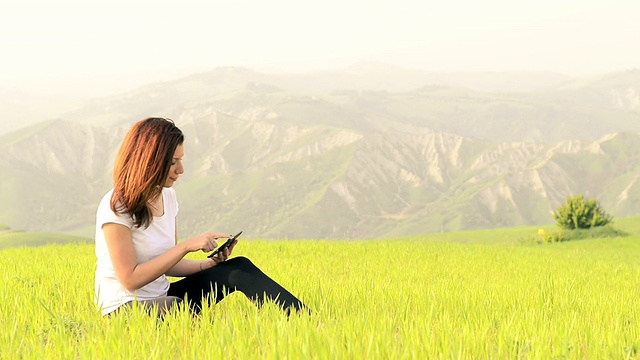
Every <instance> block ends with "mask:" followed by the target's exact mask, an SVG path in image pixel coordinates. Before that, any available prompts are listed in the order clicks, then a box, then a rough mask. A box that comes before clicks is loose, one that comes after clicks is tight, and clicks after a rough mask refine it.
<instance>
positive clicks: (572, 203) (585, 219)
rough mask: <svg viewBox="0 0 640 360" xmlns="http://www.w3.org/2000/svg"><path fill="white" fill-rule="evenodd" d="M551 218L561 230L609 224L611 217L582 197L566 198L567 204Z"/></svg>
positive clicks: (591, 200)
mask: <svg viewBox="0 0 640 360" xmlns="http://www.w3.org/2000/svg"><path fill="white" fill-rule="evenodd" d="M553 218H554V219H555V220H556V222H557V223H558V226H560V228H562V229H567V230H574V229H590V228H594V227H598V226H604V225H607V224H609V223H610V222H611V221H612V220H613V217H612V216H611V215H609V214H607V213H606V212H605V211H604V209H603V208H602V207H601V206H600V203H599V202H598V201H596V200H594V199H585V198H584V196H583V195H574V196H573V197H567V202H566V203H565V204H562V205H560V206H559V207H558V209H557V210H556V211H554V212H553Z"/></svg>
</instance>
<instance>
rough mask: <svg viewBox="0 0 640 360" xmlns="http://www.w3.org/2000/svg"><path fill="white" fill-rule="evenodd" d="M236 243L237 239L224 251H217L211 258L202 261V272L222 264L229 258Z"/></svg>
mask: <svg viewBox="0 0 640 360" xmlns="http://www.w3.org/2000/svg"><path fill="white" fill-rule="evenodd" d="M237 243H238V239H236V240H234V241H233V242H232V243H231V245H229V246H228V247H227V248H225V249H224V250H222V251H219V252H218V253H217V254H215V255H214V256H213V257H211V258H208V259H207V260H204V263H203V264H202V270H204V269H209V268H211V267H214V266H216V265H218V264H220V263H222V262H225V261H227V259H228V258H229V256H231V253H232V252H233V248H234V247H235V246H236V244H237Z"/></svg>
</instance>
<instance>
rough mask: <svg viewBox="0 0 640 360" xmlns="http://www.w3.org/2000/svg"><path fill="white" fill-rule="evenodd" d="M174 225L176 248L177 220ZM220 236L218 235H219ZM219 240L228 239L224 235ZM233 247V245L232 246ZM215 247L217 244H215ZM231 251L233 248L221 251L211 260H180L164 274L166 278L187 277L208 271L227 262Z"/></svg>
mask: <svg viewBox="0 0 640 360" xmlns="http://www.w3.org/2000/svg"><path fill="white" fill-rule="evenodd" d="M175 224H176V230H175V231H176V234H175V237H176V246H177V245H178V220H177V219H176V221H175ZM219 235H220V234H219ZM220 237H221V238H223V237H227V238H228V237H229V236H228V235H224V236H220ZM233 245H235V243H234V244H233ZM216 247H217V244H216ZM232 250H233V247H229V248H227V249H225V250H223V251H221V252H220V253H218V254H217V255H216V256H214V257H212V258H207V259H205V260H189V259H182V260H180V261H178V263H177V264H175V265H174V266H173V267H172V268H171V269H169V270H168V271H167V272H166V274H167V275H168V276H187V275H191V274H195V273H197V272H199V271H202V270H205V269H209V268H211V267H214V266H216V265H218V263H221V262H223V261H225V260H227V258H228V257H229V255H231V251H232Z"/></svg>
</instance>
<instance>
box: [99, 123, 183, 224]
mask: <svg viewBox="0 0 640 360" xmlns="http://www.w3.org/2000/svg"><path fill="white" fill-rule="evenodd" d="M183 142H184V135H183V134H182V131H180V129H178V127H176V126H175V124H174V123H173V121H172V120H170V119H164V118H147V119H144V120H141V121H138V122H137V123H136V124H134V125H133V126H132V127H131V129H130V130H129V132H128V133H127V135H126V136H125V138H124V140H123V141H122V145H120V150H119V151H118V156H117V158H116V162H115V165H114V168H113V182H114V186H113V195H112V196H111V210H113V211H114V212H118V213H127V214H129V215H131V216H132V218H133V223H134V225H135V226H137V227H142V226H144V227H148V226H149V225H150V224H151V221H153V214H152V212H151V208H150V206H149V201H150V200H152V199H155V198H156V197H157V196H159V195H160V194H161V193H162V187H163V185H164V183H165V181H166V179H167V176H168V175H169V170H170V168H171V162H172V161H173V155H174V153H175V151H176V148H177V147H178V145H181V144H182V143H183Z"/></svg>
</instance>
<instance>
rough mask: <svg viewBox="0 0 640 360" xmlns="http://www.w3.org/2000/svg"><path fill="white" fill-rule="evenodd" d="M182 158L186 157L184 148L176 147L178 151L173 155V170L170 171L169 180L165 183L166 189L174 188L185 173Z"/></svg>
mask: <svg viewBox="0 0 640 360" xmlns="http://www.w3.org/2000/svg"><path fill="white" fill-rule="evenodd" d="M182 157H184V147H183V146H182V145H178V147H176V151H175V152H174V153H173V158H172V160H171V168H170V169H169V175H167V180H165V182H164V187H172V186H173V184H174V183H175V182H176V181H178V178H179V177H180V175H181V174H182V173H184V167H183V166H182Z"/></svg>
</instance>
